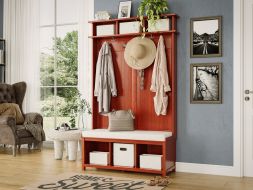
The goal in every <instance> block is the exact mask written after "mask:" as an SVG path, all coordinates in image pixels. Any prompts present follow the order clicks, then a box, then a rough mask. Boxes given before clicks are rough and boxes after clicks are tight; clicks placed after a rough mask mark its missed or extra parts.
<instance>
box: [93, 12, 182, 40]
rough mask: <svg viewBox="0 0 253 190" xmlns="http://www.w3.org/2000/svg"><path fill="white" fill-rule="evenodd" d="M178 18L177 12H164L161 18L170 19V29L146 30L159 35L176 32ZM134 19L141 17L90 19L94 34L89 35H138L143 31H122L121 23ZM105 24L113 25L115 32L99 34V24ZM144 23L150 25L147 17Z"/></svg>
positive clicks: (100, 36)
mask: <svg viewBox="0 0 253 190" xmlns="http://www.w3.org/2000/svg"><path fill="white" fill-rule="evenodd" d="M177 18H178V15H176V14H163V15H161V19H169V22H170V26H169V28H168V30H167V29H166V30H164V31H152V32H145V34H146V35H157V34H169V33H176V32H177V30H176V19H177ZM134 21H140V18H139V17H131V18H116V19H110V20H95V21H90V22H89V23H91V24H92V25H93V28H92V36H89V38H108V37H125V36H138V35H140V34H141V33H140V32H133V33H124V34H122V33H121V32H120V24H121V23H128V22H134ZM103 25H104V26H105V25H113V27H114V31H113V34H110V35H97V27H98V26H103ZM143 25H144V26H145V28H147V26H148V22H147V17H144V23H143Z"/></svg>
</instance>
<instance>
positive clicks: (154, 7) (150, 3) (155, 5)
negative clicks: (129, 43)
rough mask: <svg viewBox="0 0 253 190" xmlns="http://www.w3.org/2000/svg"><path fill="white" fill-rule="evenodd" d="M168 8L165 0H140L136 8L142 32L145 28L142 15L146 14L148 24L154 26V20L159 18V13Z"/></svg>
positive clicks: (164, 11)
mask: <svg viewBox="0 0 253 190" xmlns="http://www.w3.org/2000/svg"><path fill="white" fill-rule="evenodd" d="M168 10H169V8H168V3H167V0H142V1H141V3H140V5H139V8H138V17H139V18H140V23H141V26H142V31H143V33H145V32H146V28H145V26H144V24H143V19H144V16H147V19H148V21H149V24H150V25H151V26H154V25H155V23H156V21H157V20H158V19H160V16H161V14H164V13H166V12H167V11H168Z"/></svg>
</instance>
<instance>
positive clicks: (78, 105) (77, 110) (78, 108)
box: [69, 91, 92, 128]
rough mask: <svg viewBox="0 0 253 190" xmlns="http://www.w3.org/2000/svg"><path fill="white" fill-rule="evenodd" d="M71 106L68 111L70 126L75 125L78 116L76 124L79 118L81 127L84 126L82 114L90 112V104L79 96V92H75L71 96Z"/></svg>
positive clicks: (73, 126)
mask: <svg viewBox="0 0 253 190" xmlns="http://www.w3.org/2000/svg"><path fill="white" fill-rule="evenodd" d="M71 105H72V107H71V108H70V109H71V110H72V111H71V113H70V120H69V122H70V127H71V128H75V127H76V118H77V116H78V124H79V122H80V120H81V122H82V128H84V114H88V115H90V114H92V112H91V106H90V104H89V102H88V101H87V100H86V99H84V98H82V97H81V94H80V92H79V91H78V92H77V95H76V96H75V97H74V98H73V103H72V104H71Z"/></svg>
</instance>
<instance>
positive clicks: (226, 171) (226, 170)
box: [176, 162, 239, 177]
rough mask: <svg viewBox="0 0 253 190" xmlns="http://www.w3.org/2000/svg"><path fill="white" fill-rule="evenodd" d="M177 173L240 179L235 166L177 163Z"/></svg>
mask: <svg viewBox="0 0 253 190" xmlns="http://www.w3.org/2000/svg"><path fill="white" fill-rule="evenodd" d="M176 171H177V172H186V173H199V174H208V175H223V176H236V177H239V176H238V173H237V171H236V170H235V168H234V166H221V165H209V164H195V163H185V162H176Z"/></svg>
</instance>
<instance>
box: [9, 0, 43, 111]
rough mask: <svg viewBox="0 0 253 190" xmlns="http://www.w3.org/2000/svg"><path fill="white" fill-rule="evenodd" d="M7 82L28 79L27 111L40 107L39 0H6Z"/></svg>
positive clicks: (36, 109)
mask: <svg viewBox="0 0 253 190" xmlns="http://www.w3.org/2000/svg"><path fill="white" fill-rule="evenodd" d="M4 38H5V39H6V48H7V56H6V64H7V68H6V71H7V75H6V76H7V78H6V81H7V83H11V84H12V83H15V82H19V81H25V82H26V83H27V91H26V95H25V100H24V104H23V106H24V111H25V112H29V111H33V112H35V111H39V99H40V97H39V94H40V89H39V84H40V78H39V76H40V75H39V72H40V60H39V0H4Z"/></svg>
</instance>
